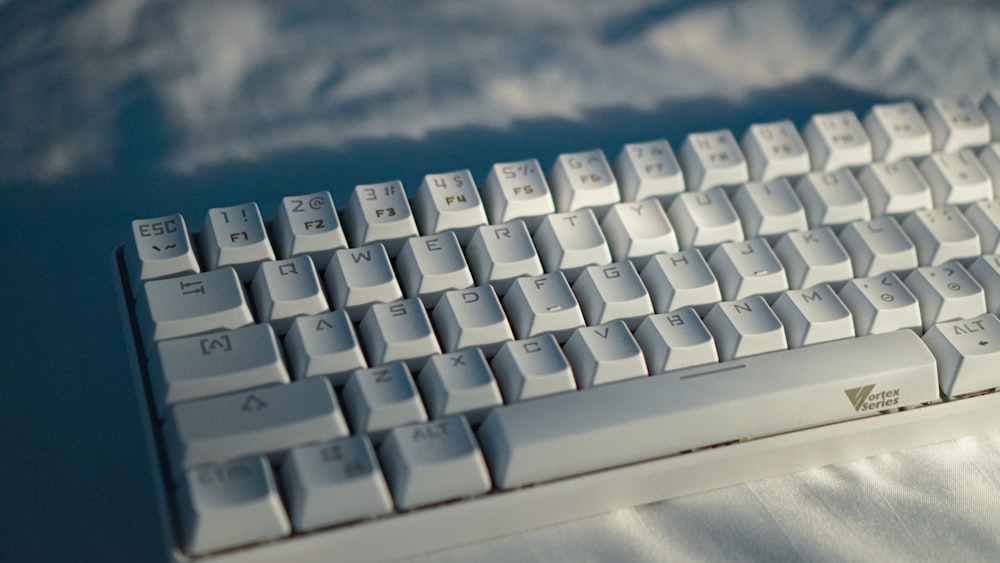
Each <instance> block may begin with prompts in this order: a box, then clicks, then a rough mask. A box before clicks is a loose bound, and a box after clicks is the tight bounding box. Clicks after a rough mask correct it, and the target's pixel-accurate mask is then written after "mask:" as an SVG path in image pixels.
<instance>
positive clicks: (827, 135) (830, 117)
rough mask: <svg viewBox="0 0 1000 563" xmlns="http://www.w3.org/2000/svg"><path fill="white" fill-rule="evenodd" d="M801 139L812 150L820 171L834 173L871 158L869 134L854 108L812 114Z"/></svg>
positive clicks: (815, 165)
mask: <svg viewBox="0 0 1000 563" xmlns="http://www.w3.org/2000/svg"><path fill="white" fill-rule="evenodd" d="M802 139H803V140H804V141H805V143H806V147H808V149H809V160H810V161H811V162H812V169H813V170H814V171H817V172H832V171H834V170H837V169H838V168H844V167H848V166H862V165H865V164H868V163H869V162H871V161H872V145H871V142H870V141H869V140H868V134H867V133H866V132H865V129H864V127H862V126H861V123H860V122H859V121H858V116H856V115H854V112H853V111H839V112H834V113H819V114H816V115H814V116H812V118H811V119H809V122H808V123H806V126H805V128H804V129H803V130H802Z"/></svg>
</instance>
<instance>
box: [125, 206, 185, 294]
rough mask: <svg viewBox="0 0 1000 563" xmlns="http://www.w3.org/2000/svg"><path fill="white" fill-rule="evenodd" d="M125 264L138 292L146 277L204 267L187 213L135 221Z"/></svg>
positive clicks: (158, 276)
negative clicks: (198, 255)
mask: <svg viewBox="0 0 1000 563" xmlns="http://www.w3.org/2000/svg"><path fill="white" fill-rule="evenodd" d="M125 264H126V269H127V270H128V274H129V281H130V282H131V286H132V294H133V295H136V296H137V295H139V293H140V292H141V291H142V282H144V281H149V280H155V279H159V278H165V277H170V276H177V275H183V274H197V273H198V272H200V271H201V268H200V267H199V266H198V260H197V259H196V258H195V256H194V250H193V249H192V248H191V236H190V235H189V234H188V231H187V225H186V224H185V223H184V217H182V216H181V215H180V214H179V213H175V214H173V215H166V216H164V217H154V218H151V219H136V220H135V221H132V240H131V241H130V244H127V245H126V246H125Z"/></svg>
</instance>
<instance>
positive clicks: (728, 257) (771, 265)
mask: <svg viewBox="0 0 1000 563" xmlns="http://www.w3.org/2000/svg"><path fill="white" fill-rule="evenodd" d="M708 265H709V266H710V267H711V268H712V271H713V272H715V277H716V278H718V280H719V289H720V290H722V298H723V299H725V300H727V301H736V300H740V299H745V298H747V297H750V296H751V295H763V296H764V297H765V298H766V299H772V298H774V297H776V296H777V294H778V293H780V292H782V291H785V290H786V289H788V277H787V276H786V275H785V268H784V267H783V266H782V265H781V262H779V261H778V257H777V256H775V254H774V251H773V250H771V246H770V245H769V244H767V241H766V240H764V239H762V238H754V239H749V240H747V241H744V242H727V243H725V244H721V245H719V248H717V249H716V250H715V252H713V253H712V255H711V256H710V257H709V259H708Z"/></svg>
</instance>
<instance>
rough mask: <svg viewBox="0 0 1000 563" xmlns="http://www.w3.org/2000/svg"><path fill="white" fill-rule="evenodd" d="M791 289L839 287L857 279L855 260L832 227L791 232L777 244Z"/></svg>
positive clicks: (775, 251)
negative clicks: (854, 267)
mask: <svg viewBox="0 0 1000 563" xmlns="http://www.w3.org/2000/svg"><path fill="white" fill-rule="evenodd" d="M774 253H775V254H776V255H777V256H778V259H779V260H781V263H782V264H783V265H784V266H785V272H786V273H787V274H788V286H789V287H790V288H791V289H801V288H804V287H812V286H814V285H819V284H821V283H829V284H831V285H832V286H833V287H835V288H839V287H840V285H841V284H843V283H844V282H845V281H847V280H849V279H851V278H852V277H854V270H853V266H852V265H851V259H850V257H848V255H847V251H846V250H844V247H843V245H841V244H840V241H839V240H837V237H836V235H834V234H833V231H832V230H831V229H830V228H829V227H819V228H816V229H810V230H808V231H801V232H799V231H796V232H791V233H788V234H786V235H784V236H782V237H781V239H779V240H778V244H776V245H774Z"/></svg>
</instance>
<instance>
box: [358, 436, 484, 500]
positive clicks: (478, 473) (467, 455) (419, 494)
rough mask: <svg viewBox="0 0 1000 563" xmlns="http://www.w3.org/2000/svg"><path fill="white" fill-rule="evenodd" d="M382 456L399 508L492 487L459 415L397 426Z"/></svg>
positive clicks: (480, 457) (471, 494)
mask: <svg viewBox="0 0 1000 563" xmlns="http://www.w3.org/2000/svg"><path fill="white" fill-rule="evenodd" d="M378 455H379V458H380V459H381V460H382V469H383V471H385V478H386V481H387V482H388V483H389V488H390V489H391V490H392V497H393V499H394V500H395V501H396V508H398V509H399V510H410V509H413V508H418V507H421V506H425V505H428V504H434V503H437V502H442V501H446V500H450V499H454V498H463V497H471V496H476V495H481V494H484V493H487V492H489V490H490V489H491V488H492V483H491V482H490V473H489V470H487V469H486V461H485V460H484V459H483V454H482V452H481V451H479V445H478V444H477V443H476V438H475V437H474V436H473V435H472V430H471V429H470V428H469V424H468V422H466V421H465V419H464V418H462V417H461V416H449V417H447V418H442V419H439V420H434V421H432V422H425V423H423V424H414V425H410V426H402V427H399V428H394V429H392V431H390V432H389V435H388V436H387V437H386V439H385V441H384V442H382V445H381V446H380V447H379V449H378Z"/></svg>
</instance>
